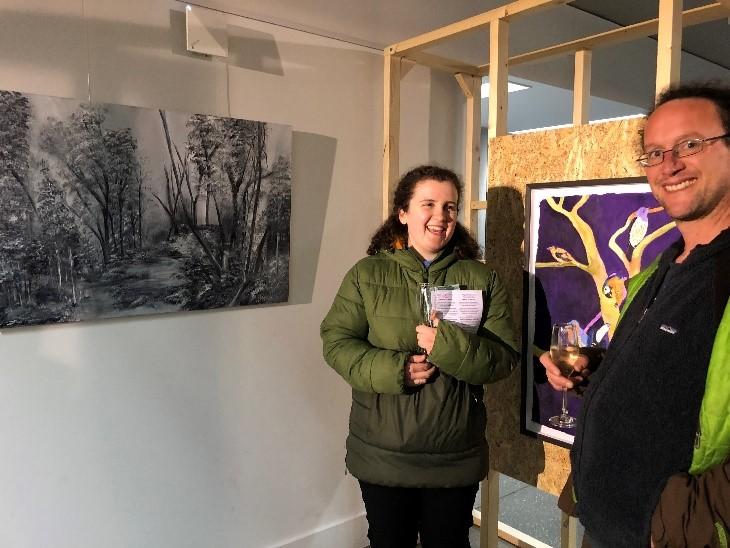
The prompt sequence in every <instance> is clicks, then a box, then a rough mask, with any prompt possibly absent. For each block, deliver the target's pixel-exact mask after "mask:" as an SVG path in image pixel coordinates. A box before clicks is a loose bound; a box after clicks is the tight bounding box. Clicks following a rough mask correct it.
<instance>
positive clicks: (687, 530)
mask: <svg viewBox="0 0 730 548" xmlns="http://www.w3.org/2000/svg"><path fill="white" fill-rule="evenodd" d="M651 536H652V539H654V545H655V546H656V547H657V548H660V547H661V548H669V547H671V548H673V547H675V546H676V547H679V546H709V547H716V546H725V547H726V546H728V540H729V539H730V460H728V461H726V462H725V463H724V464H718V465H716V466H714V467H712V468H709V469H708V470H706V471H705V472H703V473H702V474H698V475H690V474H684V473H682V474H675V475H673V476H671V477H670V478H669V480H668V481H667V483H666V485H665V486H664V490H663V491H662V493H661V496H660V498H659V504H658V505H657V507H656V510H655V511H654V515H653V516H652V519H651Z"/></svg>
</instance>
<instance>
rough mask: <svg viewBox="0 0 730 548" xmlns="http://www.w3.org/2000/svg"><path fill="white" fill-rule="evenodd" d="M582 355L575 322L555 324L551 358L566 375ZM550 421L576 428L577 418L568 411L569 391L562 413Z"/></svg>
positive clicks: (564, 395)
mask: <svg viewBox="0 0 730 548" xmlns="http://www.w3.org/2000/svg"><path fill="white" fill-rule="evenodd" d="M578 356H580V333H579V332H578V326H577V325H575V324H574V323H558V324H554V325H553V332H552V336H551V337H550V359H551V360H553V362H555V365H557V366H558V368H559V369H560V372H561V373H562V374H563V375H564V376H565V377H570V376H571V375H572V374H573V367H574V366H575V362H576V361H578ZM548 422H549V423H550V425H551V426H555V427H557V428H574V427H575V423H576V419H575V417H571V416H570V414H569V413H568V391H567V389H566V390H563V405H562V409H561V412H560V415H555V416H554V417H550V418H549V419H548Z"/></svg>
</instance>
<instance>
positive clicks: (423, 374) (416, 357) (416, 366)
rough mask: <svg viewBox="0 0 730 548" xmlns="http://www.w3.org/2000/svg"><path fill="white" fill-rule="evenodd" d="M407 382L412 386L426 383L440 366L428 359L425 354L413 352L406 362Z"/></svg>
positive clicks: (407, 384)
mask: <svg viewBox="0 0 730 548" xmlns="http://www.w3.org/2000/svg"><path fill="white" fill-rule="evenodd" d="M404 367H405V384H406V386H410V387H411V388H413V387H415V386H421V385H422V384H426V383H427V382H428V379H430V378H431V376H432V375H433V374H434V373H436V371H437V370H438V367H436V366H435V365H434V364H432V363H431V362H429V361H427V360H426V356H425V355H424V354H411V355H410V356H408V360H407V361H406V364H405V366H404Z"/></svg>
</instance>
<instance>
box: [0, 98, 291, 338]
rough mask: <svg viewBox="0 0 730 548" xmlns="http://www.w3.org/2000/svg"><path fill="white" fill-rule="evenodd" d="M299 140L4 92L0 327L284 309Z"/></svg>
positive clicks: (270, 130)
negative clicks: (294, 147) (294, 146)
mask: <svg viewBox="0 0 730 548" xmlns="http://www.w3.org/2000/svg"><path fill="white" fill-rule="evenodd" d="M290 161H291V128H290V127H289V126H283V125H278V124H270V123H266V122H257V121H251V120H242V119H238V118H223V117H216V116H207V115H201V114H184V113H180V112H171V111H164V110H154V109H143V108H132V107H125V106H119V105H108V104H94V103H92V104H89V103H84V102H79V101H75V100H68V99H58V98H52V97H45V96H40V95H28V94H22V93H17V92H11V91H0V327H11V326H19V325H33V324H46V323H58V322H69V321H79V320H89V319H97V318H111V317H119V316H129V315H139V314H156V313H163V312H174V311H182V310H202V309H214V308H221V307H232V306H242V305H250V304H263V303H277V302H283V301H286V300H287V299H288V293H289V218H290V212H291V176H290Z"/></svg>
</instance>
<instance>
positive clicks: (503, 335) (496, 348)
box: [428, 273, 519, 384]
mask: <svg viewBox="0 0 730 548" xmlns="http://www.w3.org/2000/svg"><path fill="white" fill-rule="evenodd" d="M484 306H485V308H486V314H485V316H486V317H485V320H484V323H483V324H482V326H481V327H480V328H479V329H478V330H477V332H476V333H469V332H467V331H464V330H463V329H461V328H460V327H458V326H456V325H454V324H453V323H451V322H447V321H441V322H439V325H438V330H437V332H436V340H435V341H434V345H433V349H432V351H431V353H430V354H429V356H428V360H429V361H430V362H432V363H434V364H436V365H437V366H438V367H439V368H441V370H443V371H444V372H445V373H448V374H449V375H451V376H453V377H456V378H457V379H459V380H462V381H466V382H468V383H470V384H487V383H491V382H495V381H498V380H500V379H503V378H505V377H506V376H507V375H509V374H510V373H511V372H512V370H513V369H514V367H515V365H516V364H517V359H518V358H519V353H518V351H517V344H516V343H515V340H514V335H513V333H512V322H511V319H510V313H509V309H510V303H509V298H508V296H507V292H506V291H505V290H504V288H503V287H502V284H501V283H500V282H499V278H498V277H497V275H496V274H495V273H492V275H491V283H490V284H489V287H488V289H487V298H486V299H485V303H484Z"/></svg>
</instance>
